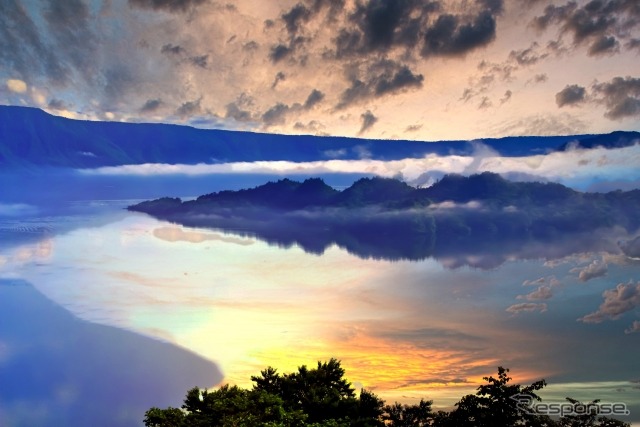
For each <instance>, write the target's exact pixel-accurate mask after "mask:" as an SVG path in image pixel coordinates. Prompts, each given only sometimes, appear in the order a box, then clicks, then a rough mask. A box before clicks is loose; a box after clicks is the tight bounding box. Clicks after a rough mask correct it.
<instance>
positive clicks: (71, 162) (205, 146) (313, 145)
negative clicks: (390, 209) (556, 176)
mask: <svg viewBox="0 0 640 427" xmlns="http://www.w3.org/2000/svg"><path fill="white" fill-rule="evenodd" d="M596 137H597V138H596ZM594 138H596V139H594ZM638 139H640V134H639V133H637V132H618V133H613V134H610V135H596V136H594V135H578V136H553V137H507V138H502V139H484V140H482V143H483V144H486V145H488V146H489V147H491V148H492V149H494V150H496V151H497V152H498V153H500V154H501V155H503V156H524V155H531V154H540V153H544V152H548V151H553V150H560V149H564V148H566V147H567V146H569V145H567V144H574V145H575V144H577V145H581V144H582V145H584V146H585V147H591V146H593V145H594V144H595V143H597V144H598V145H601V146H612V147H616V146H620V145H625V144H631V143H632V141H635V140H638ZM582 141H585V142H584V144H583V143H582ZM473 149H474V148H473V145H472V144H469V143H468V142H467V141H448V142H428V143H427V142H418V141H385V140H367V139H357V138H343V137H320V136H310V135H299V136H292V135H275V134H265V133H252V132H239V131H227V130H211V129H196V128H193V127H188V126H177V125H168V124H142V123H121V122H98V121H81V120H70V119H66V118H62V117H57V116H52V115H50V114H47V113H45V112H44V111H42V110H39V109H35V108H27V107H14V106H0V167H2V168H20V167H32V166H55V167H71V168H94V167H100V166H117V165H125V164H143V163H168V164H197V163H221V162H234V161H257V160H289V161H295V162H302V161H314V160H327V159H332V158H339V159H359V158H362V157H363V153H365V154H364V155H365V156H366V157H367V158H371V159H379V160H393V159H403V158H417V157H423V156H425V155H427V154H429V153H435V154H440V155H448V154H461V155H466V154H471V153H472V152H473Z"/></svg>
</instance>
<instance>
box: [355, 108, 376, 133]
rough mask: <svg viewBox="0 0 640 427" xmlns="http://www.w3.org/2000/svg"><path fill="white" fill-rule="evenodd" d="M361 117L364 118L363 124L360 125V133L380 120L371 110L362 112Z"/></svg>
mask: <svg viewBox="0 0 640 427" xmlns="http://www.w3.org/2000/svg"><path fill="white" fill-rule="evenodd" d="M360 119H362V126H361V127H360V132H358V133H359V134H363V133H364V132H366V131H368V130H369V129H371V127H372V126H373V125H374V124H375V123H376V122H377V121H378V118H377V117H376V116H374V115H373V113H372V112H371V111H369V110H367V111H366V112H364V113H362V114H361V115H360Z"/></svg>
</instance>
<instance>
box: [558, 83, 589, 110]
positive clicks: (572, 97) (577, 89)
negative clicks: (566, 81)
mask: <svg viewBox="0 0 640 427" xmlns="http://www.w3.org/2000/svg"><path fill="white" fill-rule="evenodd" d="M586 95H587V90H586V89H585V88H584V87H582V86H578V85H570V86H566V87H565V88H564V89H562V90H561V91H560V92H558V93H556V104H558V107H564V106H565V105H576V104H580V103H581V102H584V101H585V99H586Z"/></svg>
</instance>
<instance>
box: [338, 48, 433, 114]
mask: <svg viewBox="0 0 640 427" xmlns="http://www.w3.org/2000/svg"><path fill="white" fill-rule="evenodd" d="M356 74H357V73H356ZM423 80H424V76H423V75H422V74H414V73H413V72H412V71H411V70H410V69H409V68H408V67H407V66H406V65H402V64H400V63H398V62H396V61H392V60H388V59H387V60H380V61H378V62H375V63H373V64H371V65H369V67H368V68H367V71H366V73H365V75H364V76H362V77H360V76H357V75H354V76H352V77H351V86H350V87H349V88H347V89H346V90H345V91H344V92H343V93H342V95H341V97H340V102H339V104H338V105H337V108H338V109H340V108H344V107H346V106H348V105H351V104H354V103H357V102H361V101H365V100H368V99H371V98H377V97H382V96H385V95H389V94H393V93H399V92H403V91H405V90H408V89H419V88H421V87H422V82H423Z"/></svg>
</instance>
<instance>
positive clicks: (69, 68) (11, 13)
mask: <svg viewBox="0 0 640 427" xmlns="http://www.w3.org/2000/svg"><path fill="white" fill-rule="evenodd" d="M639 55H640V3H638V2H637V1H636V0H592V1H582V0H571V1H567V0H562V1H548V0H396V1H391V0H357V1H352V0H333V1H332V0H300V1H297V0H296V1H287V0H280V1H271V0H265V1H261V2H254V1H248V0H237V1H230V2H226V3H224V2H216V1H213V0H128V1H127V0H67V1H64V2H61V1H56V0H3V1H2V2H1V3H0V104H7V105H26V106H35V107H39V108H43V109H45V110H46V111H48V112H50V113H52V114H56V115H61V116H66V117H72V118H81V119H91V120H114V121H133V122H166V123H181V124H188V125H192V126H196V127H203V128H223V129H237V130H250V131H257V132H269V133H286V134H316V135H343V136H360V137H365V138H376V139H377V138H380V139H411V140H442V139H480V138H486V137H500V136H510V135H557V134H584V133H607V132H611V131H614V130H637V129H638V128H639V124H640V75H639V72H638V69H639V67H638V65H639V64H640V56H639Z"/></svg>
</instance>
